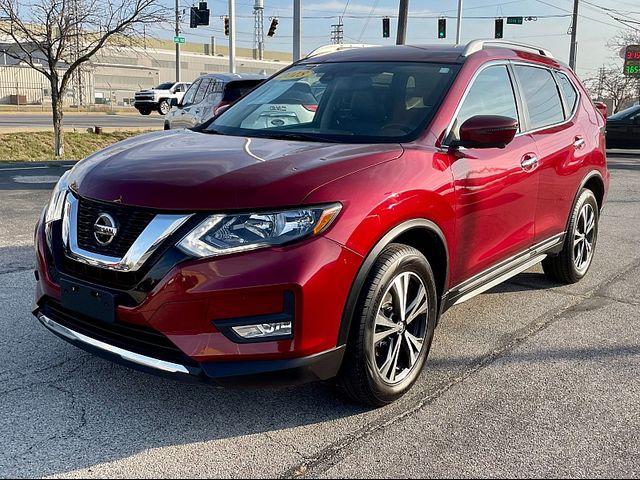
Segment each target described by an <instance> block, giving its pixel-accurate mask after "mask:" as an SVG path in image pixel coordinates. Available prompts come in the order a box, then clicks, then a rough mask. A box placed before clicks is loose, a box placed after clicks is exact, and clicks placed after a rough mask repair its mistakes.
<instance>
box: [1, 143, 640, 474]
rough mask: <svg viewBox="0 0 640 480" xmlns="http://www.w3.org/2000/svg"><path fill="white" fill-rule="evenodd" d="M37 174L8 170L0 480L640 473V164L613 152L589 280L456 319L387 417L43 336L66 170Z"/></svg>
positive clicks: (325, 392) (539, 289) (529, 293)
mask: <svg viewBox="0 0 640 480" xmlns="http://www.w3.org/2000/svg"><path fill="white" fill-rule="evenodd" d="M39 166H42V165H39ZM29 167H30V166H29V165H19V164H15V165H8V164H3V165H0V330H1V331H2V335H0V365H2V366H1V367H0V397H1V398H2V401H1V402H0V477H36V476H37V477H41V476H61V477H77V478H80V477H82V478H86V477H127V478H132V477H155V478H158V477H167V476H171V477H191V476H195V477H285V478H287V477H299V476H304V477H371V478H390V477H394V478H408V477H420V478H429V477H462V476H464V477H467V476H472V477H497V476H499V477H614V478H615V477H635V476H637V475H638V472H640V454H639V453H640V452H639V450H638V448H639V447H638V445H640V328H638V325H639V324H640V289H638V285H639V284H640V248H639V247H638V246H639V244H640V229H639V228H638V223H639V222H640V157H638V156H625V155H617V154H616V156H615V157H613V156H612V157H611V158H610V168H611V171H612V178H611V191H610V195H609V200H608V203H607V205H606V208H605V210H604V212H603V215H602V218H601V229H600V238H599V241H598V246H597V251H596V257H595V260H594V264H593V265H592V269H591V272H590V273H589V275H588V276H587V277H586V278H585V279H583V281H582V282H580V283H578V284H575V285H571V286H564V285H558V284H555V283H553V282H550V281H548V280H546V279H545V277H544V276H543V275H542V274H541V270H540V267H539V266H537V267H534V268H532V269H530V270H529V271H527V272H525V273H522V274H520V275H518V276H517V277H515V278H513V279H512V280H511V281H509V282H508V283H506V284H503V285H501V286H498V287H496V288H494V289H493V290H491V291H489V292H487V293H485V294H483V295H480V296H478V297H475V298H473V299H471V300H469V301H468V302H466V303H463V304H461V305H458V306H456V307H454V308H453V309H451V310H449V311H448V312H447V313H446V314H445V315H444V316H443V318H442V320H441V322H440V325H439V326H438V329H437V330H436V334H435V339H434V343H433V347H432V351H431V355H430V357H429V360H428V362H427V366H426V368H425V370H424V372H423V375H422V377H421V378H420V380H419V382H418V384H417V385H416V386H415V388H414V389H413V390H412V391H411V392H410V393H409V394H408V395H407V396H405V397H404V398H402V399H401V400H400V401H398V402H396V403H395V404H393V405H390V406H388V407H385V408H382V409H377V410H369V409H366V408H363V407H361V406H358V405H354V404H351V403H348V402H345V401H344V400H343V398H342V397H340V396H339V395H337V393H336V392H335V390H334V389H333V388H332V386H331V385H330V384H313V385H306V386H302V387H295V388H287V389H282V390H225V389H219V388H213V387H210V386H204V385H190V384H181V383H177V382H174V381H170V380H165V379H161V378H157V377H154V376H149V375H145V374H142V373H139V372H135V371H132V370H129V369H127V368H125V367H122V366H118V365H114V364H112V363H109V362H106V361H104V360H101V359H99V358H95V357H93V356H91V355H89V354H87V353H84V352H83V351H81V350H78V349H77V348H75V347H73V346H71V345H69V344H67V343H65V342H63V341H61V340H59V339H58V338H56V337H55V336H53V335H52V334H50V333H49V332H47V331H46V330H45V329H44V328H43V327H42V326H40V325H39V324H38V322H37V321H36V320H35V319H34V318H33V317H32V316H31V314H30V313H29V311H30V305H31V299H32V290H33V287H34V278H33V272H32V269H33V266H34V261H33V257H34V254H33V248H32V246H31V242H32V235H33V233H32V232H33V225H34V223H35V221H36V218H37V216H38V213H39V212H40V210H41V208H42V206H43V205H44V203H45V202H46V200H47V198H48V195H49V190H50V188H51V186H52V182H54V181H55V179H56V178H57V177H59V176H60V174H61V172H62V171H64V168H65V167H60V166H52V167H47V166H45V168H39V169H35V170H31V169H28V168H29ZM8 168H12V170H7V169H8ZM18 168H20V170H18Z"/></svg>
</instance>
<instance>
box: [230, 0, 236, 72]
mask: <svg viewBox="0 0 640 480" xmlns="http://www.w3.org/2000/svg"><path fill="white" fill-rule="evenodd" d="M229 71H230V72H231V73H236V0H229Z"/></svg>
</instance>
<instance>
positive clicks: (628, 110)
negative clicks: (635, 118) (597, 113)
mask: <svg viewBox="0 0 640 480" xmlns="http://www.w3.org/2000/svg"><path fill="white" fill-rule="evenodd" d="M639 112H640V105H634V106H633V107H629V108H626V109H624V110H621V111H619V112H618V113H616V114H614V115H611V116H610V117H609V120H619V119H624V118H628V117H630V116H632V115H633V114H635V113H639Z"/></svg>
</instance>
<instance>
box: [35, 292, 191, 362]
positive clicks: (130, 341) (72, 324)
mask: <svg viewBox="0 0 640 480" xmlns="http://www.w3.org/2000/svg"><path fill="white" fill-rule="evenodd" d="M42 313H44V314H45V315H46V316H47V317H49V318H51V319H52V320H54V321H55V322H57V323H60V324H61V325H64V326H65V327H67V328H70V329H71V330H74V331H76V332H78V333H81V334H83V335H86V336H88V337H91V338H94V339H96V340H100V341H101V342H105V343H108V344H109V345H114V346H116V347H119V348H124V349H125V350H129V351H130V352H135V353H139V354H141V355H146V356H148V357H153V358H158V359H160V360H165V361H168V362H173V363H179V364H181V365H196V363H195V362H194V361H193V360H191V359H189V357H187V356H186V355H185V354H184V353H182V351H181V350H180V349H179V348H178V347H176V346H175V345H174V344H173V343H172V342H171V341H170V340H169V339H168V338H167V337H165V336H164V335H163V334H162V333H160V332H158V331H157V330H154V329H152V328H149V327H144V326H142V325H136V324H132V323H124V322H119V321H116V322H115V323H107V322H102V321H100V320H94V319H92V318H89V317H87V316H84V315H80V314H77V313H75V312H69V311H67V310H65V309H63V308H62V306H61V305H60V304H59V303H57V302H53V301H50V300H49V301H47V302H46V303H45V304H44V306H43V307H42Z"/></svg>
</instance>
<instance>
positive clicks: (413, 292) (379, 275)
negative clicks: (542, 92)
mask: <svg viewBox="0 0 640 480" xmlns="http://www.w3.org/2000/svg"><path fill="white" fill-rule="evenodd" d="M437 312H438V303H437V294H436V285H435V280H434V277H433V272H432V270H431V266H430V265H429V262H428V261H427V259H426V258H425V257H424V255H422V254H421V253H420V252H419V251H418V250H416V249H415V248H413V247H409V246H407V245H401V244H390V245H389V246H387V247H386V248H385V249H384V250H383V251H382V253H381V254H380V256H379V257H378V259H377V260H376V262H375V264H374V265H373V267H372V269H371V272H370V273H369V276H368V278H367V280H366V282H365V284H364V286H363V288H362V291H361V293H360V299H359V301H358V306H357V308H356V311H355V313H354V317H353V320H352V328H351V331H350V335H349V341H348V344H347V351H346V353H345V358H344V361H343V364H342V367H341V370H340V373H339V375H338V385H339V387H340V389H341V390H342V391H343V392H344V393H345V394H346V395H347V396H348V397H350V398H351V399H353V400H355V401H357V402H359V403H364V404H367V405H371V406H374V407H380V406H383V405H387V404H389V403H391V402H393V401H394V400H396V399H398V398H400V397H401V396H402V395H404V394H405V393H406V392H407V391H408V390H409V389H410V388H411V387H412V385H413V384H414V383H415V382H416V380H417V379H418V377H419V375H420V372H421V371H422V367H423V366H424V363H425V361H426V359H427V355H428V354H429V349H430V348H431V340H432V339H433V331H434V328H435V325H436V321H437Z"/></svg>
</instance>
